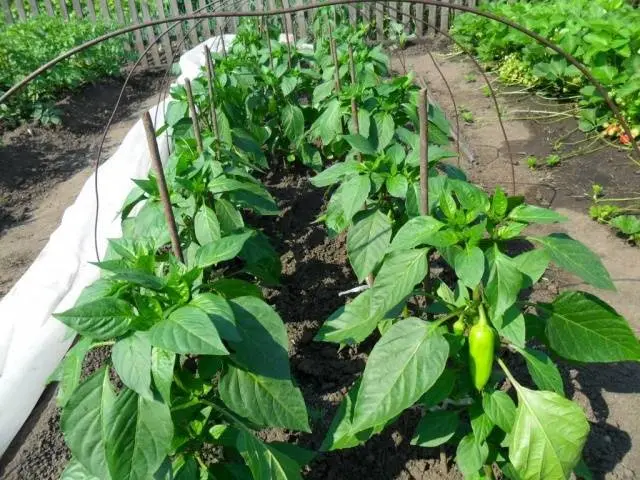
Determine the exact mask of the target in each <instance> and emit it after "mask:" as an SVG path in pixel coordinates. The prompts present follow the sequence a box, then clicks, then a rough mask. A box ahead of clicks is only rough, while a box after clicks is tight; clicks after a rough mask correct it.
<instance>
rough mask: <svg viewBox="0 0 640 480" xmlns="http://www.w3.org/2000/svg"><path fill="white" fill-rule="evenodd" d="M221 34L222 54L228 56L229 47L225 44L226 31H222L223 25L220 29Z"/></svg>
mask: <svg viewBox="0 0 640 480" xmlns="http://www.w3.org/2000/svg"><path fill="white" fill-rule="evenodd" d="M218 31H219V35H220V43H221V44H222V55H224V56H225V57H226V56H227V47H226V46H225V44H224V32H223V31H222V27H220V28H219V29H218Z"/></svg>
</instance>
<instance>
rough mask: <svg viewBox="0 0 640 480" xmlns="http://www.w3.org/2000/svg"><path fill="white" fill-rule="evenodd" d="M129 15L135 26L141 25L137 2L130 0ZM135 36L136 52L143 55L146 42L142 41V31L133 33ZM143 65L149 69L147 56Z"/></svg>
mask: <svg viewBox="0 0 640 480" xmlns="http://www.w3.org/2000/svg"><path fill="white" fill-rule="evenodd" d="M129 14H130V15H131V24H133V25H139V24H140V17H139V16H138V9H137V8H136V3H135V0H129ZM133 36H134V38H135V42H136V50H137V51H138V54H139V55H142V54H143V53H144V50H145V49H144V40H143V39H142V32H140V30H135V31H134V32H133ZM141 65H142V66H143V67H148V66H149V62H148V60H147V58H146V56H145V58H143V59H142V62H141Z"/></svg>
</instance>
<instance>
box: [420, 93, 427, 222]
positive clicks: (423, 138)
mask: <svg viewBox="0 0 640 480" xmlns="http://www.w3.org/2000/svg"><path fill="white" fill-rule="evenodd" d="M418 102H419V103H418V118H419V121H420V215H428V214H429V140H428V139H429V116H428V114H427V87H424V88H422V89H420V97H419V99H418Z"/></svg>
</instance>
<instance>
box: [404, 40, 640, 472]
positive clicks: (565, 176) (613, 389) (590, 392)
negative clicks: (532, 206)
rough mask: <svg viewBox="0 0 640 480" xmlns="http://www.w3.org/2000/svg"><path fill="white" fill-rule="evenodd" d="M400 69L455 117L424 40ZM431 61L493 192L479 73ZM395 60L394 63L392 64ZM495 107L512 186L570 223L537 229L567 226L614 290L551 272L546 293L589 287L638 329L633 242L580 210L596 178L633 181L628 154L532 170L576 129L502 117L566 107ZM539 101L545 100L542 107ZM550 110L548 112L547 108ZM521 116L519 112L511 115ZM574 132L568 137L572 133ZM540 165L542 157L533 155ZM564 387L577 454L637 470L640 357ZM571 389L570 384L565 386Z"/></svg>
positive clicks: (489, 105)
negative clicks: (575, 418) (572, 405)
mask: <svg viewBox="0 0 640 480" xmlns="http://www.w3.org/2000/svg"><path fill="white" fill-rule="evenodd" d="M406 54H407V59H406V63H407V68H408V69H409V70H413V71H415V72H416V73H417V74H418V75H419V76H422V75H424V76H426V78H428V80H429V85H430V90H431V94H432V95H433V97H434V98H435V99H436V101H437V102H438V103H439V104H440V105H441V106H442V107H443V108H444V109H445V110H446V111H447V113H448V116H449V118H452V119H453V118H454V110H453V107H452V102H451V99H450V95H449V92H448V90H447V88H446V85H445V84H444V82H443V81H442V78H441V77H440V75H439V73H438V72H437V70H436V69H435V67H434V65H433V62H432V61H431V59H430V58H429V56H428V55H427V54H426V51H425V48H424V46H415V47H412V48H410V49H409V50H408V51H407V52H406ZM436 60H437V61H438V65H439V66H440V69H441V70H442V72H443V74H444V76H445V77H446V78H447V81H448V83H449V85H450V87H451V89H452V91H453V92H454V95H455V98H456V103H457V106H458V111H460V110H461V109H465V110H467V111H470V112H471V113H472V115H473V122H472V123H465V122H464V121H463V120H462V119H461V120H460V121H461V124H462V126H461V127H462V128H461V130H462V140H463V144H466V145H467V148H468V150H469V151H470V153H471V155H472V157H473V158H466V162H467V163H466V164H464V163H463V167H464V168H465V169H466V170H467V171H468V172H469V173H470V174H471V176H472V177H473V179H474V180H475V181H476V182H478V183H480V184H481V185H483V186H485V187H486V188H487V189H489V190H491V189H493V188H495V186H496V185H502V186H503V187H504V188H505V189H508V187H509V185H510V181H511V173H510V167H509V154H508V148H507V145H506V142H505V140H504V136H503V134H502V131H501V130H500V128H499V125H498V123H497V119H496V111H495V107H494V104H493V101H492V99H490V98H487V97H486V96H485V95H484V93H483V88H482V87H483V86H484V85H485V83H484V82H483V79H482V76H481V75H480V74H479V73H478V71H477V69H476V68H475V66H474V65H473V63H472V62H471V61H470V60H468V59H464V58H462V57H461V56H458V57H454V58H450V59H445V58H443V56H441V55H437V56H436ZM395 67H396V68H398V69H401V64H400V62H395ZM499 103H500V108H501V111H502V112H503V114H506V117H507V120H506V121H505V129H506V132H507V137H508V138H509V141H510V143H511V150H512V153H513V155H514V159H515V160H516V162H515V163H516V165H515V178H516V182H517V186H516V191H517V193H518V194H523V195H525V196H526V198H527V200H528V201H530V202H533V203H538V204H540V205H543V206H549V207H552V208H554V209H557V210H558V211H559V212H560V213H562V214H563V215H565V216H567V217H568V218H569V222H567V223H564V224H561V225H554V226H551V227H553V228H552V229H546V231H545V229H539V233H546V232H551V231H561V232H565V233H567V234H569V235H571V236H572V237H574V238H576V239H578V240H580V241H581V242H583V243H585V244H586V245H587V246H588V247H589V248H591V249H592V250H593V251H594V252H595V253H596V254H598V255H599V256H600V257H601V258H602V261H603V262H604V264H605V266H606V267H607V269H608V270H609V272H610V274H611V277H612V278H613V281H614V283H615V286H616V289H617V291H616V292H605V291H598V290H596V289H593V288H591V287H589V286H587V285H585V284H582V283H579V280H578V279H576V278H575V277H572V276H570V275H568V274H565V273H560V272H552V273H551V276H552V281H550V282H549V288H550V290H552V292H551V293H555V290H556V288H559V289H561V290H562V289H569V288H570V289H580V290H586V291H590V292H592V293H595V294H597V295H598V296H600V297H601V298H602V299H603V300H605V301H606V302H607V303H609V304H610V305H612V306H614V307H615V308H616V310H617V311H618V312H620V313H621V314H623V315H624V316H625V317H626V318H627V319H628V320H629V322H630V323H631V325H632V328H633V329H634V330H635V331H636V332H640V295H638V284H639V282H640V248H637V247H632V246H630V245H629V244H627V243H626V242H625V241H624V240H622V239H620V238H617V237H616V235H615V234H614V233H613V232H612V231H611V230H610V229H609V228H608V227H606V226H603V225H599V224H597V223H595V222H594V221H592V220H591V219H590V218H589V216H588V213H587V212H588V208H589V206H590V200H589V198H588V196H589V194H590V192H591V184H593V183H599V184H601V185H602V186H603V187H604V188H605V191H613V190H614V189H615V193H616V196H618V195H620V196H623V195H624V194H626V193H631V192H632V191H633V189H637V185H638V182H639V181H640V176H638V175H637V173H638V172H637V171H636V170H637V168H633V164H631V162H630V161H629V160H628V159H627V158H626V155H624V154H622V153H620V152H617V151H616V150H615V149H606V150H599V151H597V152H593V153H589V154H584V155H578V156H576V157H574V158H572V159H569V160H563V161H562V162H561V164H560V165H559V166H557V167H554V168H548V167H545V166H544V162H542V164H543V166H542V167H541V168H537V169H536V170H535V171H532V170H531V169H530V168H528V166H527V164H526V162H525V158H526V157H527V156H529V155H535V156H536V157H537V158H538V159H543V158H544V157H545V156H546V155H548V154H551V153H554V152H553V148H552V147H553V144H554V143H555V142H556V139H557V138H559V137H561V136H562V135H565V134H567V133H568V132H570V131H571V130H572V129H574V128H575V126H576V125H575V121H573V120H567V121H563V122H555V123H553V124H551V125H546V126H541V125H539V124H537V123H535V122H532V121H527V120H522V121H521V120H509V118H510V117H511V118H513V117H515V116H516V114H515V113H511V114H510V112H515V111H516V110H529V109H539V110H541V109H546V110H551V109H554V108H555V109H557V110H560V109H566V106H562V105H557V104H555V102H544V101H542V100H540V99H537V98H535V99H534V98H533V97H531V96H530V95H527V96H518V95H515V96H514V95H508V96H502V97H499ZM541 103H542V105H544V106H540V105H541ZM554 111H555V110H554ZM521 115H522V114H520V113H518V116H521ZM577 135H582V134H574V135H570V136H569V138H572V137H576V136H577ZM538 163H539V164H540V163H541V161H540V160H539V161H538ZM568 373H569V376H570V379H571V385H570V389H571V390H573V395H574V399H576V400H577V401H578V402H580V404H581V405H583V407H584V408H585V409H586V411H587V414H588V416H589V419H590V421H591V422H592V433H591V435H590V437H589V442H588V444H587V447H586V450H585V455H586V457H587V463H588V464H589V466H590V467H591V468H592V470H593V472H594V474H596V478H608V479H609V478H611V479H627V478H638V476H640V448H639V445H640V416H638V415H637V412H638V411H640V365H638V364H628V363H626V364H614V365H597V366H589V367H580V368H578V369H568ZM569 393H571V392H569Z"/></svg>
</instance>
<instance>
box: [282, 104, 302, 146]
mask: <svg viewBox="0 0 640 480" xmlns="http://www.w3.org/2000/svg"><path fill="white" fill-rule="evenodd" d="M282 127H283V130H284V134H285V135H286V136H287V138H288V139H289V141H290V142H291V143H298V142H299V141H300V140H301V139H302V137H303V136H304V114H303V113H302V110H301V109H300V107H298V106H295V105H291V104H290V103H287V104H286V105H285V106H284V108H283V109H282Z"/></svg>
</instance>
